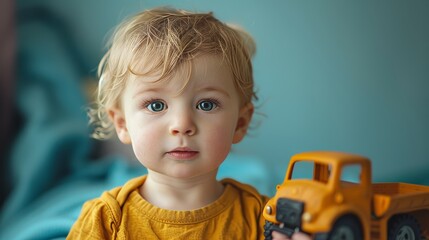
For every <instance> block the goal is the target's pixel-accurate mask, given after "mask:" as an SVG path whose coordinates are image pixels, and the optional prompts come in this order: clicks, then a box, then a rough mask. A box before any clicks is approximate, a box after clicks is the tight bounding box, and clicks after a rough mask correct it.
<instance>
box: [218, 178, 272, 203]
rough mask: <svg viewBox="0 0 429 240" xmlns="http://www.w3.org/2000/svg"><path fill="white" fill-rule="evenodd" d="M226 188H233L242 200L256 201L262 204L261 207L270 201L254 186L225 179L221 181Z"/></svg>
mask: <svg viewBox="0 0 429 240" xmlns="http://www.w3.org/2000/svg"><path fill="white" fill-rule="evenodd" d="M221 182H222V183H223V184H224V185H225V186H226V187H232V188H234V189H235V190H236V192H237V193H238V194H239V196H240V198H243V199H246V201H250V200H251V201H254V202H255V203H258V205H259V204H260V205H261V207H263V205H265V203H266V202H267V201H268V197H267V196H265V195H262V194H260V193H259V192H258V190H256V188H254V187H253V186H251V185H249V184H246V183H242V182H239V181H236V180H234V179H231V178H225V179H223V180H222V181H221Z"/></svg>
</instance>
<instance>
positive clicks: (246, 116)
mask: <svg viewBox="0 0 429 240" xmlns="http://www.w3.org/2000/svg"><path fill="white" fill-rule="evenodd" d="M253 111H254V107H253V104H252V103H248V104H246V105H245V106H243V107H242V108H241V109H240V114H239V116H238V120H237V126H236V128H235V133H234V138H233V140H232V143H239V142H240V141H241V140H243V138H244V136H245V135H246V133H247V129H248V128H249V124H250V121H251V120H252V116H253Z"/></svg>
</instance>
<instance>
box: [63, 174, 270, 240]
mask: <svg viewBox="0 0 429 240" xmlns="http://www.w3.org/2000/svg"><path fill="white" fill-rule="evenodd" d="M145 180H146V176H142V177H138V178H134V179H132V180H130V181H128V182H127V183H126V184H125V185H124V186H122V187H117V188H114V189H112V190H110V191H108V192H104V193H103V194H102V196H101V197H100V198H97V199H94V200H90V201H88V202H86V203H85V204H84V206H83V208H82V211H81V214H80V216H79V218H78V220H77V221H76V222H75V224H74V225H73V227H72V229H71V230H70V233H69V235H68V237H67V239H184V240H190V239H264V237H263V225H264V222H265V220H264V218H263V217H262V211H263V208H264V205H265V202H266V201H267V200H268V199H267V197H265V196H262V195H260V194H259V193H258V192H257V191H256V190H255V189H254V188H253V187H251V186H249V185H246V184H243V183H239V182H237V181H234V180H232V179H224V180H222V181H221V182H222V184H223V185H224V186H225V189H224V192H223V194H222V195H221V197H220V198H219V199H218V200H216V201H215V202H213V203H211V204H209V205H208V206H206V207H203V208H200V209H196V210H191V211H172V210H166V209H161V208H158V207H156V206H153V205H151V204H150V203H149V202H147V201H146V200H145V199H143V198H142V196H141V195H140V194H139V192H138V189H139V187H140V186H141V185H142V184H143V183H144V181H145Z"/></svg>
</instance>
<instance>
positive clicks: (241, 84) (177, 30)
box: [88, 8, 257, 139]
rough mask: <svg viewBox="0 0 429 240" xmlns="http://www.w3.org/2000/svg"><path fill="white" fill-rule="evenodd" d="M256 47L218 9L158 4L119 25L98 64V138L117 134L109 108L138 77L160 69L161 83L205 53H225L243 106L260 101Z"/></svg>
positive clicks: (94, 115) (93, 118) (94, 119)
mask: <svg viewBox="0 0 429 240" xmlns="http://www.w3.org/2000/svg"><path fill="white" fill-rule="evenodd" d="M255 49H256V47H255V42H254V41H253V39H252V37H251V36H250V35H249V34H248V33H247V32H246V31H244V30H243V29H242V28H240V27H238V26H234V25H227V24H225V23H222V22H220V21H219V20H218V19H216V18H215V17H214V16H213V14H212V13H192V12H188V11H184V10H176V9H171V8H155V9H151V10H146V11H143V12H141V13H139V14H137V15H135V16H133V17H131V18H130V19H128V20H126V21H124V22H123V23H121V24H120V25H119V26H118V27H117V28H116V30H115V32H114V34H113V36H112V38H111V39H110V41H109V44H108V51H107V52H106V54H105V55H104V56H103V58H102V59H101V61H100V64H99V66H98V76H99V79H100V81H99V85H98V91H97V94H98V95H97V100H96V102H95V104H94V106H93V107H92V108H90V110H89V112H88V113H89V117H90V125H91V126H92V127H93V129H94V130H93V131H94V132H93V135H92V136H93V137H94V138H97V139H107V138H109V137H110V136H111V135H112V133H113V129H114V127H113V123H112V122H111V120H110V119H109V116H108V113H107V109H109V108H112V107H119V103H120V97H121V94H122V91H123V89H124V87H125V84H126V81H127V80H128V79H129V78H130V77H131V76H132V75H135V76H144V75H146V76H147V75H151V74H159V73H160V75H159V76H160V77H159V81H160V80H162V79H166V78H168V77H169V76H171V75H172V74H173V73H174V71H175V70H176V69H177V68H178V66H179V65H182V64H184V63H188V64H189V63H190V62H191V61H192V59H194V58H195V57H196V56H199V55H203V54H214V55H219V56H221V57H222V59H223V61H224V62H225V63H226V64H227V66H229V68H230V69H231V72H232V74H233V77H234V84H235V86H236V88H237V90H238V92H239V94H240V96H241V104H247V103H249V102H251V101H252V99H255V100H256V99H257V96H256V93H255V91H254V82H253V73H252V63H251V57H252V56H253V55H254V53H255ZM157 76H158V75H157ZM186 84H187V82H185V83H184V87H185V86H186Z"/></svg>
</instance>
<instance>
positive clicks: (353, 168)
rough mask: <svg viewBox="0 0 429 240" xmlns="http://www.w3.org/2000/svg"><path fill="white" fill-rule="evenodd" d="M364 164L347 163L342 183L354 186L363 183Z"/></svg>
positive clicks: (342, 174)
mask: <svg viewBox="0 0 429 240" xmlns="http://www.w3.org/2000/svg"><path fill="white" fill-rule="evenodd" d="M361 173H362V166H361V165H359V164H350V165H345V166H343V168H342V171H341V185H342V186H353V185H358V184H360V183H361Z"/></svg>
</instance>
